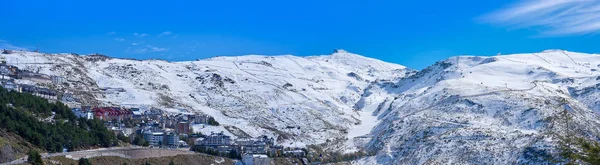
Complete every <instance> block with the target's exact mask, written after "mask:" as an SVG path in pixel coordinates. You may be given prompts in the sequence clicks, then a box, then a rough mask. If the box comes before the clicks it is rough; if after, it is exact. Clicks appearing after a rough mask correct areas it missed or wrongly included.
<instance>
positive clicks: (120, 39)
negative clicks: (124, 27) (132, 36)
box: [115, 38, 125, 41]
mask: <svg viewBox="0 0 600 165" xmlns="http://www.w3.org/2000/svg"><path fill="white" fill-rule="evenodd" d="M115 41H125V39H124V38H115Z"/></svg>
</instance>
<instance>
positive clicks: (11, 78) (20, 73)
mask: <svg viewBox="0 0 600 165" xmlns="http://www.w3.org/2000/svg"><path fill="white" fill-rule="evenodd" d="M0 77H1V78H2V79H0V85H2V87H3V88H4V89H7V90H10V91H16V92H24V93H30V94H33V95H36V96H39V97H43V98H46V99H53V100H56V99H57V98H56V97H57V93H56V91H53V90H51V89H48V88H43V87H38V86H35V85H28V84H18V83H16V82H15V79H22V78H23V77H25V78H28V79H31V80H35V81H37V82H40V81H41V82H47V83H52V82H53V81H52V79H53V78H58V76H48V75H45V74H40V73H34V72H31V71H28V70H21V69H19V68H18V67H16V66H13V65H8V64H6V61H3V60H2V62H0Z"/></svg>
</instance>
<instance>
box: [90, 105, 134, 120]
mask: <svg viewBox="0 0 600 165" xmlns="http://www.w3.org/2000/svg"><path fill="white" fill-rule="evenodd" d="M92 111H93V112H94V117H95V118H97V119H100V120H105V121H110V120H123V119H126V118H131V115H132V113H131V111H128V110H127V109H124V108H119V107H96V108H93V109H92Z"/></svg>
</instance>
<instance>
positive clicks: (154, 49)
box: [146, 45, 167, 52]
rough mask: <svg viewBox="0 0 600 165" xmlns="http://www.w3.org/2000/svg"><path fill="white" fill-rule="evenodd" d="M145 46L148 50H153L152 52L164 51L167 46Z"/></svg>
mask: <svg viewBox="0 0 600 165" xmlns="http://www.w3.org/2000/svg"><path fill="white" fill-rule="evenodd" d="M146 47H147V48H149V49H150V51H153V52H164V51H167V48H161V47H155V46H150V45H148V46H146Z"/></svg>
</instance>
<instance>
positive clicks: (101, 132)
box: [0, 88, 117, 152]
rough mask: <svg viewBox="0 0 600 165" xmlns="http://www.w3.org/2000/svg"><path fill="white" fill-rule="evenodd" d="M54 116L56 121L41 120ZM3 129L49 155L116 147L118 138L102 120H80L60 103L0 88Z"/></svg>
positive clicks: (0, 125)
mask: <svg viewBox="0 0 600 165" xmlns="http://www.w3.org/2000/svg"><path fill="white" fill-rule="evenodd" d="M53 113H54V117H53V118H52V119H53V121H50V122H48V121H41V119H45V118H48V117H51V116H52V114H53ZM0 129H6V130H7V131H9V132H13V133H15V134H17V135H19V136H21V137H23V138H24V139H26V140H27V141H28V142H30V143H31V144H33V145H35V146H36V147H39V148H42V149H45V150H47V151H48V152H60V151H62V150H63V148H66V149H68V150H69V151H72V150H79V149H87V148H93V147H110V146H114V145H116V144H117V139H116V136H115V135H114V134H113V133H112V132H110V131H109V130H108V129H107V128H106V127H105V126H104V123H103V122H102V121H100V120H97V119H94V120H88V119H85V118H77V116H75V114H73V112H71V110H70V109H69V108H68V107H67V106H65V105H63V104H62V103H60V102H57V103H49V102H48V101H47V100H46V99H43V98H40V97H37V96H33V95H31V94H25V93H18V92H14V91H7V90H6V89H4V88H0Z"/></svg>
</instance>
